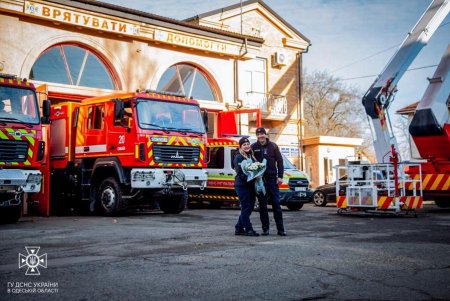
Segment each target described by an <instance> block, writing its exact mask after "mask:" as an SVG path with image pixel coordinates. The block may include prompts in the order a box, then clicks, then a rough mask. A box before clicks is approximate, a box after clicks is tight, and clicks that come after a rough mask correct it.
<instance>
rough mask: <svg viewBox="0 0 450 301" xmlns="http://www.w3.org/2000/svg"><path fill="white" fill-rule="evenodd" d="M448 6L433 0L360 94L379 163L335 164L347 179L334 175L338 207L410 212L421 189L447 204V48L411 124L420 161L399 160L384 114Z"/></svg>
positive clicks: (449, 154) (418, 200)
mask: <svg viewBox="0 0 450 301" xmlns="http://www.w3.org/2000/svg"><path fill="white" fill-rule="evenodd" d="M449 10H450V0H434V1H432V3H431V4H430V6H429V7H428V9H427V10H426V11H425V13H424V14H423V15H422V17H421V18H420V20H419V22H418V23H417V24H416V25H415V26H414V28H413V29H412V31H411V32H410V33H409V34H408V36H407V37H406V39H405V40H404V41H403V43H402V45H401V46H400V48H399V49H398V51H397V52H396V53H395V55H394V56H393V57H392V59H391V60H390V62H389V63H388V65H387V66H386V68H385V69H384V71H383V72H382V73H381V74H380V75H379V76H378V78H377V79H376V80H375V82H374V83H373V84H372V86H371V87H370V89H369V90H368V91H367V92H366V94H365V95H364V97H363V100H362V102H363V105H364V107H365V110H366V113H367V115H368V119H369V120H370V123H371V125H372V128H373V131H374V134H375V139H376V140H375V141H374V147H375V153H376V159H377V162H378V163H377V164H361V163H360V162H349V163H348V164H347V165H346V166H337V167H336V168H337V172H338V173H337V174H339V172H340V171H341V170H342V169H343V170H345V171H346V173H347V179H346V183H342V181H337V185H336V195H339V196H338V197H337V206H338V208H340V209H339V212H340V213H346V212H355V211H363V212H375V213H380V212H382V213H386V212H388V213H402V212H403V213H404V212H409V211H411V210H414V209H417V208H420V207H421V206H422V201H423V197H422V191H424V192H425V193H428V194H427V195H428V196H432V197H433V198H434V199H435V201H436V204H437V205H441V206H444V199H446V200H447V204H449V205H450V190H449V188H450V151H449V150H450V125H449V123H448V116H449V115H448V109H447V105H448V97H449V89H450V80H449V78H448V75H449V65H450V62H449V60H450V52H449V49H447V52H446V54H445V55H444V57H443V58H442V61H441V63H440V64H439V66H438V68H437V70H436V73H435V75H434V77H433V79H431V80H430V85H429V87H428V88H427V90H426V92H425V95H424V97H423V98H422V100H421V102H420V104H419V106H418V107H417V110H416V113H415V116H414V118H413V120H412V123H411V124H410V127H409V130H410V133H411V135H412V137H413V139H414V141H415V143H416V145H417V147H418V149H419V152H420V154H421V155H422V158H423V159H424V160H423V161H422V162H416V163H411V162H409V163H406V162H400V157H399V154H398V153H397V144H396V141H395V138H394V136H393V134H392V129H391V127H390V121H389V115H388V108H389V105H390V103H391V102H392V100H393V97H394V94H395V93H396V91H397V83H398V81H399V80H400V79H401V77H402V76H403V74H404V73H405V72H406V70H407V69H408V67H409V66H410V64H411V63H412V62H413V60H414V59H415V57H416V56H417V55H418V53H419V52H420V51H421V49H422V48H423V47H424V46H425V45H426V44H427V42H428V40H429V39H430V37H431V36H432V35H433V33H434V32H435V31H436V30H437V28H438V27H439V25H440V24H441V22H442V21H443V20H444V18H445V17H446V16H447V14H448V12H449ZM429 182H435V184H432V183H429ZM429 184H430V185H429ZM343 187H345V193H344V194H343V193H342V192H343V191H344V190H343V189H342V188H343ZM339 192H341V193H339Z"/></svg>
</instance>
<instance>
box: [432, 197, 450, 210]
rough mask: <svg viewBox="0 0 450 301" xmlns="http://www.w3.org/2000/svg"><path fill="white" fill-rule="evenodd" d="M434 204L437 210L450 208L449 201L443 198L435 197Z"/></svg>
mask: <svg viewBox="0 0 450 301" xmlns="http://www.w3.org/2000/svg"><path fill="white" fill-rule="evenodd" d="M434 203H435V204H436V206H438V207H439V208H450V201H449V200H448V199H447V200H446V199H445V197H443V198H437V197H436V198H435V199H434Z"/></svg>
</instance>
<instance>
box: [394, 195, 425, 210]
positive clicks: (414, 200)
mask: <svg viewBox="0 0 450 301" xmlns="http://www.w3.org/2000/svg"><path fill="white" fill-rule="evenodd" d="M422 201H423V199H422V197H421V196H401V197H400V202H403V203H405V204H404V205H403V206H402V207H401V208H402V209H403V210H405V209H418V208H422Z"/></svg>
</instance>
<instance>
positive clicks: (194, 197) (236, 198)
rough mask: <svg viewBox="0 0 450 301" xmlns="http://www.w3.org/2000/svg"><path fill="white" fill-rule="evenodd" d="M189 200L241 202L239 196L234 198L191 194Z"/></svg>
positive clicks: (230, 196)
mask: <svg viewBox="0 0 450 301" xmlns="http://www.w3.org/2000/svg"><path fill="white" fill-rule="evenodd" d="M189 198H193V199H208V200H227V201H237V200H239V197H238V196H232V195H212V194H200V195H195V194H190V195H189Z"/></svg>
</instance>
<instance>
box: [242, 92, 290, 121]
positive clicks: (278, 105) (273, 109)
mask: <svg viewBox="0 0 450 301" xmlns="http://www.w3.org/2000/svg"><path fill="white" fill-rule="evenodd" d="M246 94H247V97H246V99H245V100H244V105H245V106H247V107H251V108H259V109H261V112H262V113H263V114H274V115H287V113H288V110H287V98H286V96H284V95H276V94H270V93H269V94H266V93H261V92H253V91H250V92H247V93H246Z"/></svg>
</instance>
